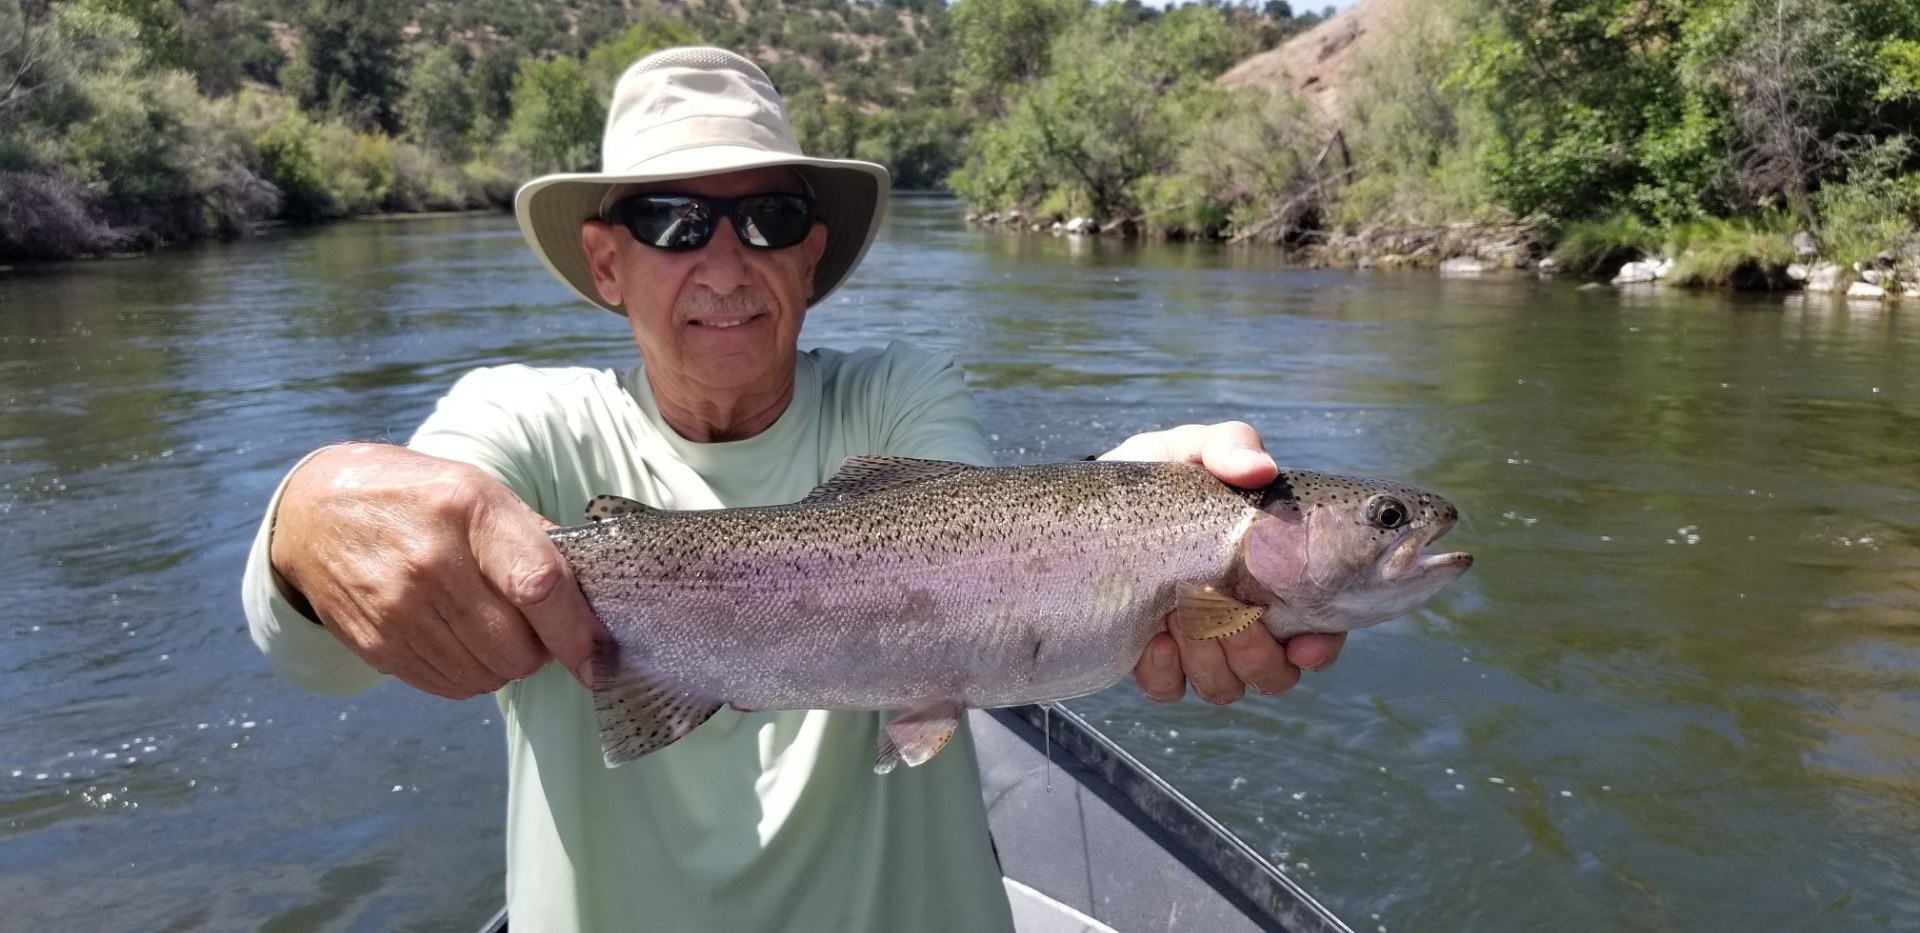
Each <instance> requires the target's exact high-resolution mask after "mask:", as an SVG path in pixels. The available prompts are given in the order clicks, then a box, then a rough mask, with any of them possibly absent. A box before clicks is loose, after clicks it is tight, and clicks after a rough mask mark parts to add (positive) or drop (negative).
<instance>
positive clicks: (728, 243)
mask: <svg viewBox="0 0 1920 933" xmlns="http://www.w3.org/2000/svg"><path fill="white" fill-rule="evenodd" d="M698 255H699V257H700V263H699V267H698V268H697V269H696V270H695V273H694V276H695V281H697V282H699V283H700V284H702V285H705V286H707V287H708V288H711V289H713V290H714V291H716V292H719V293H721V294H726V293H727V292H730V291H733V290H734V289H735V288H737V287H739V286H740V285H741V284H742V283H744V282H745V281H746V279H747V245H746V244H745V243H742V242H740V234H738V233H736V232H734V227H733V219H732V218H729V217H721V218H719V219H718V220H717V221H715V223H714V227H713V236H711V237H708V238H707V245H705V246H702V247H700V250H699V253H698Z"/></svg>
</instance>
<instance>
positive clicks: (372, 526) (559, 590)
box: [271, 444, 600, 700]
mask: <svg viewBox="0 0 1920 933" xmlns="http://www.w3.org/2000/svg"><path fill="white" fill-rule="evenodd" d="M548 527H552V526H551V525H550V523H548V522H546V521H545V520H544V519H542V518H541V517H540V516H539V515H538V514H537V513H535V512H534V511H533V510H532V509H531V508H528V507H527V505H526V503H524V502H522V501H520V499H519V497H517V496H515V495H514V494H513V492H512V491H511V490H509V489H508V488H507V487H505V486H503V485H501V484H500V483H499V482H498V481H497V480H495V479H494V478H493V477H491V476H488V475H487V474H485V473H483V472H481V471H480V470H479V469H477V468H475V467H472V466H469V465H467V464H464V463H458V462H455V461H451V460H442V459H440V458H438V457H431V456H428V455H426V454H422V453H417V452H415V451H411V450H408V449H406V448H404V447H395V446H392V445H386V444H349V445H344V446H341V447H333V448H328V449H326V450H323V451H321V452H320V453H319V454H316V455H315V456H314V457H313V458H312V459H310V460H308V461H307V462H306V463H305V464H303V465H301V467H300V468H299V469H298V470H296V471H295V472H294V475H293V478H292V479H291V480H290V481H289V482H288V484H287V488H286V491H285V492H284V493H283V494H282V496H281V498H280V506H279V509H278V511H277V512H276V513H275V517H274V530H273V542H272V549H271V556H272V560H273V568H274V570H276V571H278V572H279V573H280V575H281V576H282V577H283V578H285V579H286V581H287V582H288V584H290V585H291V586H293V587H294V588H295V589H297V590H298V591H299V595H300V596H303V597H305V599H306V601H307V603H308V604H309V605H310V606H311V607H312V611H313V613H314V615H315V616H317V617H318V618H319V620H320V622H321V624H323V625H325V626H326V627H327V629H328V630H329V631H331V632H333V634H334V637H336V638H338V639H340V641H341V642H342V643H343V644H345V645H346V646H347V647H348V648H349V649H351V650H352V651H353V652H354V653H355V654H357V655H359V656H360V657H361V658H362V659H364V660H365V661H366V662H367V663H368V664H370V665H372V666H373V668H374V669H375V670H379V671H382V672H384V673H388V674H392V675H393V676H395V677H398V678H400V679H401V680H404V681H406V682H407V683H409V684H412V685H413V686H415V687H418V688H420V689H421V690H425V691H427V692H428V693H434V694H439V695H440V696H443V697H449V698H452V699H456V700H460V699H466V698H467V697H471V696H476V695H478V694H482V693H491V692H493V691H495V690H498V689H500V688H501V687H502V686H505V685H506V684H507V683H508V682H509V681H513V680H518V679H520V678H522V677H526V676H527V675H529V674H532V673H533V672H534V671H537V670H539V669H540V668H541V667H542V666H543V665H545V664H546V663H547V662H548V661H558V662H560V664H561V665H563V666H565V667H566V668H567V669H568V670H570V671H573V672H574V676H575V678H576V679H578V680H579V681H580V682H581V683H583V684H591V683H592V674H591V671H590V669H589V664H590V656H591V654H592V650H593V641H594V638H595V637H596V636H597V635H598V633H599V631H600V623H599V622H598V620H596V619H595V617H594V615H593V610H592V609H590V608H589V607H588V605H587V599H586V596H585V595H583V594H582V593H581V592H580V587H579V584H577V583H576V582H574V579H573V571H572V570H571V569H570V568H569V567H568V566H567V562H566V560H565V559H564V558H562V557H561V556H560V552H559V551H558V550H557V549H555V548H554V546H553V543H552V541H551V540H549V539H548V537H547V534H546V528H548ZM296 601H297V600H296Z"/></svg>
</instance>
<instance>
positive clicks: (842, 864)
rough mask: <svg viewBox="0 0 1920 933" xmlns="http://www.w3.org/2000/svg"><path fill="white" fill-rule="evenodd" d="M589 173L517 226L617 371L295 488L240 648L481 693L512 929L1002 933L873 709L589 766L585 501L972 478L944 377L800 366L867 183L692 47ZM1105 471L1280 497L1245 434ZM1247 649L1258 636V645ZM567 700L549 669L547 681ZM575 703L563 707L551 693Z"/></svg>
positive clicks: (931, 799)
mask: <svg viewBox="0 0 1920 933" xmlns="http://www.w3.org/2000/svg"><path fill="white" fill-rule="evenodd" d="M602 156H603V165H604V171H603V172H601V173H597V174H574V175H557V176H549V177H546V178H541V179H537V180H535V181H533V182H531V183H529V184H528V185H527V186H526V187H525V188H524V189H522V190H521V192H520V194H519V196H518V198H517V199H516V205H515V208H516V212H517V214H518V216H519V220H520V226H521V231H522V232H523V233H524V234H525V235H526V237H527V240H528V242H529V243H530V244H531V246H532V248H533V249H534V251H535V252H536V253H537V254H539V255H540V257H541V259H542V260H543V261H544V262H545V263H546V265H547V267H548V268H549V269H550V270H551V271H552V272H553V273H554V274H555V275H557V276H558V277H559V278H560V279H561V281H563V282H565V283H566V284H567V285H568V286H569V287H570V288H572V289H573V290H574V291H576V292H577V293H579V294H580V295H581V296H582V297H583V298H585V299H586V300H588V301H591V302H593V303H595V304H598V305H600V306H601V307H603V308H606V309H608V310H611V311H615V312H617V313H622V314H624V315H626V317H627V320H628V323H629V324H630V325H631V326H632V328H633V333H634V339H635V342H636V344H637V346H638V347H639V350H640V364H639V365H638V366H636V367H635V368H633V369H632V370H630V371H628V372H626V373H615V372H607V371H594V370H585V369H532V368H528V367H522V366H506V367H498V368H493V369H485V370H480V371H477V372H474V373H471V374H469V375H468V376H466V377H464V378H463V379H461V380H460V381H459V383H458V384H456V385H455V386H454V387H453V389H452V390H451V391H450V392H449V393H448V394H447V396H446V397H445V398H443V399H442V400H441V401H440V403H439V406H438V407H437V409H436V410H435V411H434V413H433V414H432V415H431V416H430V417H429V418H428V419H427V421H426V422H425V423H424V424H423V425H421V427H420V429H419V431H418V433H416V434H415V435H414V437H413V439H412V441H411V442H410V444H409V445H408V447H406V448H400V447H394V446H388V445H375V444H362V445H342V446H337V447H330V448H323V449H322V450H320V451H318V452H316V453H315V454H313V455H312V456H310V457H309V458H308V459H306V460H304V461H303V462H302V463H301V464H299V465H297V466H296V467H295V468H294V470H293V471H292V473H291V474H290V475H289V477H288V479H287V481H286V482H285V483H283V485H282V487H281V490H280V492H279V493H278V494H277V495H276V496H275V499H274V501H273V503H272V504H270V506H269V509H268V516H267V519H266V521H265V522H264V523H263V525H262V528H261V531H260V535H259V537H258V539H257V540H256V543H255V547H254V550H253V554H252V556H251V558H250V560H249V565H248V570H247V579H246V582H245V588H246V592H245V595H246V603H247V610H248V618H249V621H250V623H251V625H252V628H253V633H254V638H255V640H256V642H258V643H259V645H260V646H261V649H262V650H263V651H264V652H265V653H266V654H267V656H268V658H269V659H270V660H271V661H272V662H273V664H274V666H275V667H276V668H277V669H279V670H280V671H281V672H283V673H284V674H286V675H287V676H289V677H290V678H292V679H293V680H295V681H296V682H299V683H301V684H303V685H305V686H308V687H311V688H313V689H316V690H321V691H324V692H330V693H345V692H350V691H354V690H360V689H365V688H367V687H370V686H372V685H374V684H377V683H379V682H381V681H383V680H385V679H386V678H387V677H388V676H393V677H398V678H400V679H401V680H404V681H406V682H407V683H409V684H412V685H413V686H415V687H417V688H419V689H422V690H426V691H428V692H431V693H435V694H439V695H441V696H446V697H452V698H464V697H470V696H474V695H476V694H479V693H486V692H494V693H495V694H496V698H497V701H498V702H499V704H500V708H501V710H502V711H503V713H504V719H505V722H506V731H507V740H508V764H509V769H510V788H509V794H508V810H507V848H508V857H507V888H508V891H507V895H508V907H509V911H510V913H511V915H512V917H513V923H514V929H516V930H565V931H571V930H608V929H631V928H638V929H648V930H723V929H724V930H835V931H855V930H876V931H877V930H905V929H912V930H954V931H974V930H1007V929H1010V927H1011V920H1010V918H1009V913H1008V907H1007V902H1006V897H1005V894H1004V891H1003V889H1002V887H1001V884H1000V878H999V871H998V867H997V864H996V862H995V860H994V856H993V853H992V849H991V843H990V841H989V840H988V838H987V835H986V824H985V814H984V809H983V804H982V802H981V800H980V790H979V778H978V773H977V770H976V761H975V758H974V751H973V746H972V740H971V737H970V736H968V735H967V734H966V733H965V731H964V730H962V732H961V733H960V734H959V735H957V736H956V738H955V740H954V742H953V747H952V748H949V749H948V750H946V751H945V752H944V753H943V754H941V755H939V756H937V757H936V758H934V759H933V760H932V761H931V762H929V763H927V764H926V765H924V766H921V767H918V768H912V769H901V770H899V771H896V772H895V773H893V774H890V775H885V776H879V775H875V774H873V773H872V770H871V763H872V754H873V748H874V745H875V738H876V735H877V733H878V731H879V729H880V728H881V726H882V725H883V724H884V723H885V721H886V716H887V714H885V713H880V712H836V713H828V712H823V711H788V712H770V713H740V712H738V711H735V710H731V709H728V710H723V711H721V712H720V713H718V714H716V715H715V716H714V717H713V718H712V719H711V720H709V721H708V722H707V723H706V724H704V725H702V726H701V727H700V728H699V729H697V730H695V731H694V732H693V733H692V734H691V735H689V736H688V737H686V738H685V739H682V740H681V741H679V742H677V743H675V744H674V745H672V746H671V747H669V748H666V749H663V750H661V751H660V752H658V753H655V754H653V755H649V756H647V757H645V758H642V759H640V760H639V761H636V762H634V763H632V764H629V765H627V766H625V767H622V768H619V769H608V768H606V767H605V766H604V765H602V764H601V761H600V754H599V748H598V738H597V733H596V729H595V725H594V712H593V704H592V702H591V698H590V696H589V694H588V692H587V691H586V690H585V689H583V687H582V684H583V683H587V682H589V680H590V677H591V674H590V672H589V670H588V668H587V660H588V655H589V651H590V646H591V644H592V641H593V638H594V637H595V633H596V632H597V631H598V630H599V628H598V623H597V622H596V621H595V620H594V618H593V615H592V613H591V611H590V610H589V608H588V607H587V605H586V602H585V599H584V597H583V596H582V595H581V593H580V591H579V589H578V587H577V586H576V585H575V583H574V581H573V579H572V577H571V575H570V573H569V571H568V568H567V566H566V564H565V562H564V561H563V560H561V558H560V557H559V555H558V553H557V552H556V551H555V550H554V548H553V546H552V545H551V544H550V543H549V542H548V540H547V538H546V535H545V533H544V530H543V529H544V528H545V527H549V526H550V525H551V524H552V523H566V524H573V523H577V522H578V521H579V520H580V515H581V510H582V508H583V507H584V506H585V504H586V502H587V500H588V499H589V498H590V497H591V496H593V495H595V494H599V493H613V494H618V495H624V496H628V497H631V498H635V499H639V500H642V501H645V502H648V503H650V504H653V505H656V506H660V507H664V508H681V509H687V508H714V507H722V506H727V507H733V506H748V505H763V504H772V503H783V502H791V501H794V500H797V499H799V498H801V497H803V496H804V495H805V494H806V493H807V492H808V491H809V490H810V489H811V488H812V487H813V486H814V485H815V484H817V483H818V482H820V481H821V480H822V479H824V478H825V477H827V476H828V475H830V474H831V473H832V472H833V471H834V469H835V468H836V467H837V466H838V465H839V462H840V461H841V460H842V459H843V458H845V457H847V456H850V455H854V454H891V455H900V456H911V457H926V458H935V459H947V460H958V461H965V462H970V463H976V464H987V463H990V462H991V455H990V452H989V450H988V448H987V445H986V441H985V435H984V431H983V430H982V427H981V425H980V422H979V419H978V416H977V414H976V412H975V410H974V407H973V403H972V399H971V397H970V396H969V394H968V392H967V389H966V386H965V384H964V383H963V382H962V379H961V375H960V372H959V370H958V369H957V367H955V366H954V364H953V362H952V361H951V360H950V359H947V358H945V357H942V356H938V355H933V354H928V353H922V352H919V351H915V350H911V349H909V348H906V347H903V346H900V345H897V344H896V345H893V346H889V347H887V348H885V349H880V350H862V351H856V352H839V351H832V350H815V351H809V352H807V353H800V352H799V351H798V340H799V331H800V325H801V322H802V320H803V319H804V317H805V314H806V311H807V309H808V308H810V307H811V306H813V305H814V304H817V303H818V302H819V301H820V300H821V299H823V298H824V297H825V296H826V295H827V294H829V293H830V292H832V291H833V289H834V288H836V287H837V286H838V285H840V284H841V282H843V281H844V280H845V278H846V276H847V275H848V274H849V273H850V272H851V271H852V270H853V268H854V266H855V265H857V264H858V262H859V260H860V259H861V257H862V256H863V255H864V254H865V252H866V250H867V247H868V245H869V244H870V243H871V242H872V239H873V235H874V231H875V229H876V228H877V226H878V224H879V220H880V216H881V213H882V209H883V207H884V203H885V199H886V193H887V186H886V181H887V179H886V172H885V170H884V169H883V168H881V167H880V166H877V165H872V164H868V163H863V162H853V161H844V160H832V159H812V158H807V157H805V156H803V155H801V154H800V151H799V148H798V146H797V144H796V143H795V142H794V138H793V132H792V129H791V128H790V126H789V125H788V123H787V120H786V117H785V116H784V114H783V113H782V111H781V109H780V104H779V98H778V96H777V94H776V92H775V91H774V89H773V87H772V85H771V83H770V82H769V81H768V80H767V78H766V76H765V74H764V73H762V72H761V71H760V70H759V69H758V68H757V67H755V66H754V65H753V64H752V63H750V62H748V61H747V60H746V59H744V58H740V57H739V56H736V55H733V54H731V53H727V52H723V51H720V50H718V49H674V50H669V51H667V52H662V53H659V54H656V55H653V56H649V57H648V58H646V59H643V60H642V61H640V62H638V63H636V64H635V65H634V66H633V67H632V68H631V69H629V70H628V71H627V73H626V74H625V76H623V77H622V78H621V81H620V84H619V86H618V87H617V88H616V90H615V92H614V99H613V103H612V107H611V109H610V112H609V115H608V120H607V132H606V137H605V140H604V143H603V149H602ZM1110 456H1115V457H1124V458H1130V459H1167V458H1178V459H1187V460H1192V461H1194V462H1200V463H1204V464H1205V465H1206V466H1207V467H1208V468H1209V469H1211V470H1213V471H1214V472H1215V473H1216V474H1218V475H1220V476H1221V477H1222V478H1223V479H1226V480H1227V481H1229V482H1235V483H1239V484H1242V485H1258V484H1262V483H1265V482H1266V481H1268V480H1270V479H1271V478H1272V477H1273V475H1274V467H1273V463H1272V461H1271V460H1270V459H1268V458H1267V456H1266V455H1265V454H1264V453H1262V452H1261V450H1260V447H1259V439H1258V438H1257V437H1256V436H1255V435H1254V433H1253V432H1252V430H1251V429H1250V428H1247V427H1246V426H1245V425H1238V424H1228V425H1216V426H1213V427H1200V426H1188V427H1185V428H1177V429H1174V430H1172V431H1166V432H1159V433H1155V434H1146V435H1140V436H1137V437H1135V438H1132V439H1130V440H1128V441H1127V442H1126V443H1125V444H1122V445H1121V446H1120V447H1119V448H1118V449H1116V450H1115V451H1114V452H1113V453H1112V454H1110ZM1256 628H1257V627H1256ZM1339 646H1340V641H1339V639H1337V638H1333V637H1301V638H1296V639H1294V640H1292V641H1290V642H1289V643H1287V644H1286V645H1284V646H1282V645H1279V644H1276V643H1275V642H1274V641H1273V639H1272V638H1271V637H1269V636H1267V635H1266V634H1265V633H1264V632H1259V633H1244V634H1242V635H1239V636H1235V637H1234V638H1232V639H1228V640H1226V642H1225V643H1224V644H1215V643H1197V642H1188V641H1186V640H1184V639H1180V638H1176V637H1174V636H1171V635H1162V636H1159V637H1158V639H1157V640H1156V641H1155V642H1154V643H1153V644H1152V645H1151V646H1149V649H1148V651H1147V653H1146V655H1145V656H1144V657H1143V658H1142V660H1141V662H1140V665H1139V667H1138V668H1137V669H1136V679H1137V680H1138V682H1139V685H1140V688H1141V690H1142V691H1143V692H1145V693H1146V694H1147V695H1149V696H1151V697H1154V698H1156V699H1160V700H1168V701H1171V700H1175V699H1178V698H1179V697H1180V696H1181V694H1182V693H1184V691H1185V686H1186V683H1187V682H1188V681H1191V682H1192V683H1193V684H1194V686H1195V689H1196V691H1197V692H1199V693H1200V694H1201V695H1202V696H1204V697H1206V698H1207V699H1209V700H1212V701H1215V702H1230V701H1232V700H1234V699H1237V698H1239V697H1240V696H1241V694H1242V691H1243V689H1244V686H1245V685H1249V684H1250V685H1253V686H1255V687H1256V688H1257V689H1260V690H1261V691H1263V692H1267V693H1277V692H1279V691H1281V690H1284V689H1286V688H1288V687H1290V686H1292V684H1293V683H1294V681H1295V680H1297V678H1298V677H1299V673H1300V668H1302V667H1306V668H1318V667H1321V666H1324V665H1325V664H1328V663H1331V662H1332V660H1333V658H1334V657H1335V656H1336V654H1337V653H1338V650H1339ZM569 672H571V675H570V674H569ZM576 681H579V682H577V683H576Z"/></svg>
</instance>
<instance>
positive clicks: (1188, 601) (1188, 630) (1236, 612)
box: [1173, 583, 1264, 639]
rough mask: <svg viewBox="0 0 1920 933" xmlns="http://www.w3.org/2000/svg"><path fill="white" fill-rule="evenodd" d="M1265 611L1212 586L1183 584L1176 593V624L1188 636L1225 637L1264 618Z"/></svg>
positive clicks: (1174, 614)
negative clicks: (1261, 617)
mask: <svg viewBox="0 0 1920 933" xmlns="http://www.w3.org/2000/svg"><path fill="white" fill-rule="evenodd" d="M1263 612H1264V610H1262V609H1261V608H1260V607H1259V606H1249V605H1247V604H1246V603H1243V602H1241V601H1239V600H1237V599H1234V598H1233V597H1231V596H1228V595H1227V594H1225V593H1222V592H1220V591H1219V590H1216V589H1214V588H1213V587H1211V586H1200V585H1198V584H1193V583H1183V584H1181V585H1180V587H1179V589H1178V590H1177V591H1176V592H1175V596H1174V605H1173V624H1175V625H1177V626H1179V627H1180V633H1181V634H1183V635H1185V636H1187V637H1188V638H1195V639H1213V638H1225V637H1227V636H1228V635H1233V634H1235V633H1237V632H1239V631H1240V630H1241V629H1244V628H1246V627H1247V626H1249V625H1252V624H1253V623H1255V622H1258V621H1260V616H1261V614H1262V613H1263Z"/></svg>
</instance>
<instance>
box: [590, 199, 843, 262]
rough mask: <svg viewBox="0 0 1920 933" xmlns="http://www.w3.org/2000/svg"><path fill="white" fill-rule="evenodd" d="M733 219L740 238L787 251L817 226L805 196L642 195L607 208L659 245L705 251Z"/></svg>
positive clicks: (636, 233)
mask: <svg viewBox="0 0 1920 933" xmlns="http://www.w3.org/2000/svg"><path fill="white" fill-rule="evenodd" d="M722 217H725V218H727V219H728V220H731V221H733V232H734V235H735V236H738V237H739V238H740V242H742V243H744V244H746V245H747V246H749V247H752V248H753V249H785V248H787V247H789V246H792V245H794V244H796V243H798V242H800V241H801V240H804V239H806V238H807V234H808V232H810V231H812V229H813V219H814V215H813V199H812V198H809V197H807V196H806V195H804V194H750V195H747V196H746V197H744V198H703V197H700V196H699V195H693V194H636V195H634V196H633V197H630V198H624V199H622V200H621V201H619V202H618V203H616V204H614V205H613V207H612V208H610V209H608V211H607V219H608V220H610V221H612V222H614V223H617V224H620V225H621V226H624V227H626V228H627V229H628V230H630V231H632V232H633V238H634V239H636V240H639V241H640V242H642V243H645V244H647V245H648V246H651V247H653V248H654V249H664V250H673V251H684V250H694V249H699V248H700V247H702V246H705V245H707V241H708V240H711V239H713V231H714V228H716V227H718V226H719V225H720V218H722Z"/></svg>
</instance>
